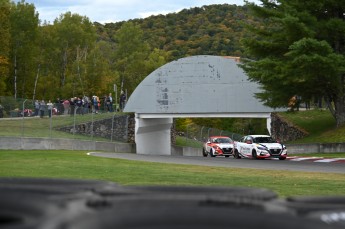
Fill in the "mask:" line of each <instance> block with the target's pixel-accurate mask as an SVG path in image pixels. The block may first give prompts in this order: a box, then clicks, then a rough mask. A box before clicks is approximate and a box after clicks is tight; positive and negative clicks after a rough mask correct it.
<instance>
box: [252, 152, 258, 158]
mask: <svg viewBox="0 0 345 229" xmlns="http://www.w3.org/2000/svg"><path fill="white" fill-rule="evenodd" d="M252 157H253V159H254V160H257V159H258V155H257V154H256V150H253V151H252Z"/></svg>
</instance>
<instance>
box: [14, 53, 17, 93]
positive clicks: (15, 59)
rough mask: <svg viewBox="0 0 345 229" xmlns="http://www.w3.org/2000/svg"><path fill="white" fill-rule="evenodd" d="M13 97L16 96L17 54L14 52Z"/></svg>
mask: <svg viewBox="0 0 345 229" xmlns="http://www.w3.org/2000/svg"><path fill="white" fill-rule="evenodd" d="M14 98H15V99H16V98H17V54H16V52H15V54H14Z"/></svg>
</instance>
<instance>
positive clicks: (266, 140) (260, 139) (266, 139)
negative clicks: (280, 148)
mask: <svg viewBox="0 0 345 229" xmlns="http://www.w3.org/2000/svg"><path fill="white" fill-rule="evenodd" d="M254 142H255V143H276V141H275V140H274V139H273V138H271V137H258V138H254Z"/></svg>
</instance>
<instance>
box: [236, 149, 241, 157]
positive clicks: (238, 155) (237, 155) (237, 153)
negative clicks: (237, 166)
mask: <svg viewBox="0 0 345 229" xmlns="http://www.w3.org/2000/svg"><path fill="white" fill-rule="evenodd" d="M234 158H236V159H241V156H240V153H239V152H238V150H237V149H235V152H234Z"/></svg>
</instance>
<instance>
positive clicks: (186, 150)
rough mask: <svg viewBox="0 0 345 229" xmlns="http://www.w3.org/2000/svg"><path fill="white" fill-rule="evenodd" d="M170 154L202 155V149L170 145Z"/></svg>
mask: <svg viewBox="0 0 345 229" xmlns="http://www.w3.org/2000/svg"><path fill="white" fill-rule="evenodd" d="M171 155H173V156H175V155H176V156H200V157H201V156H202V149H201V148H200V149H199V148H192V147H183V146H176V145H172V146H171Z"/></svg>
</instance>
